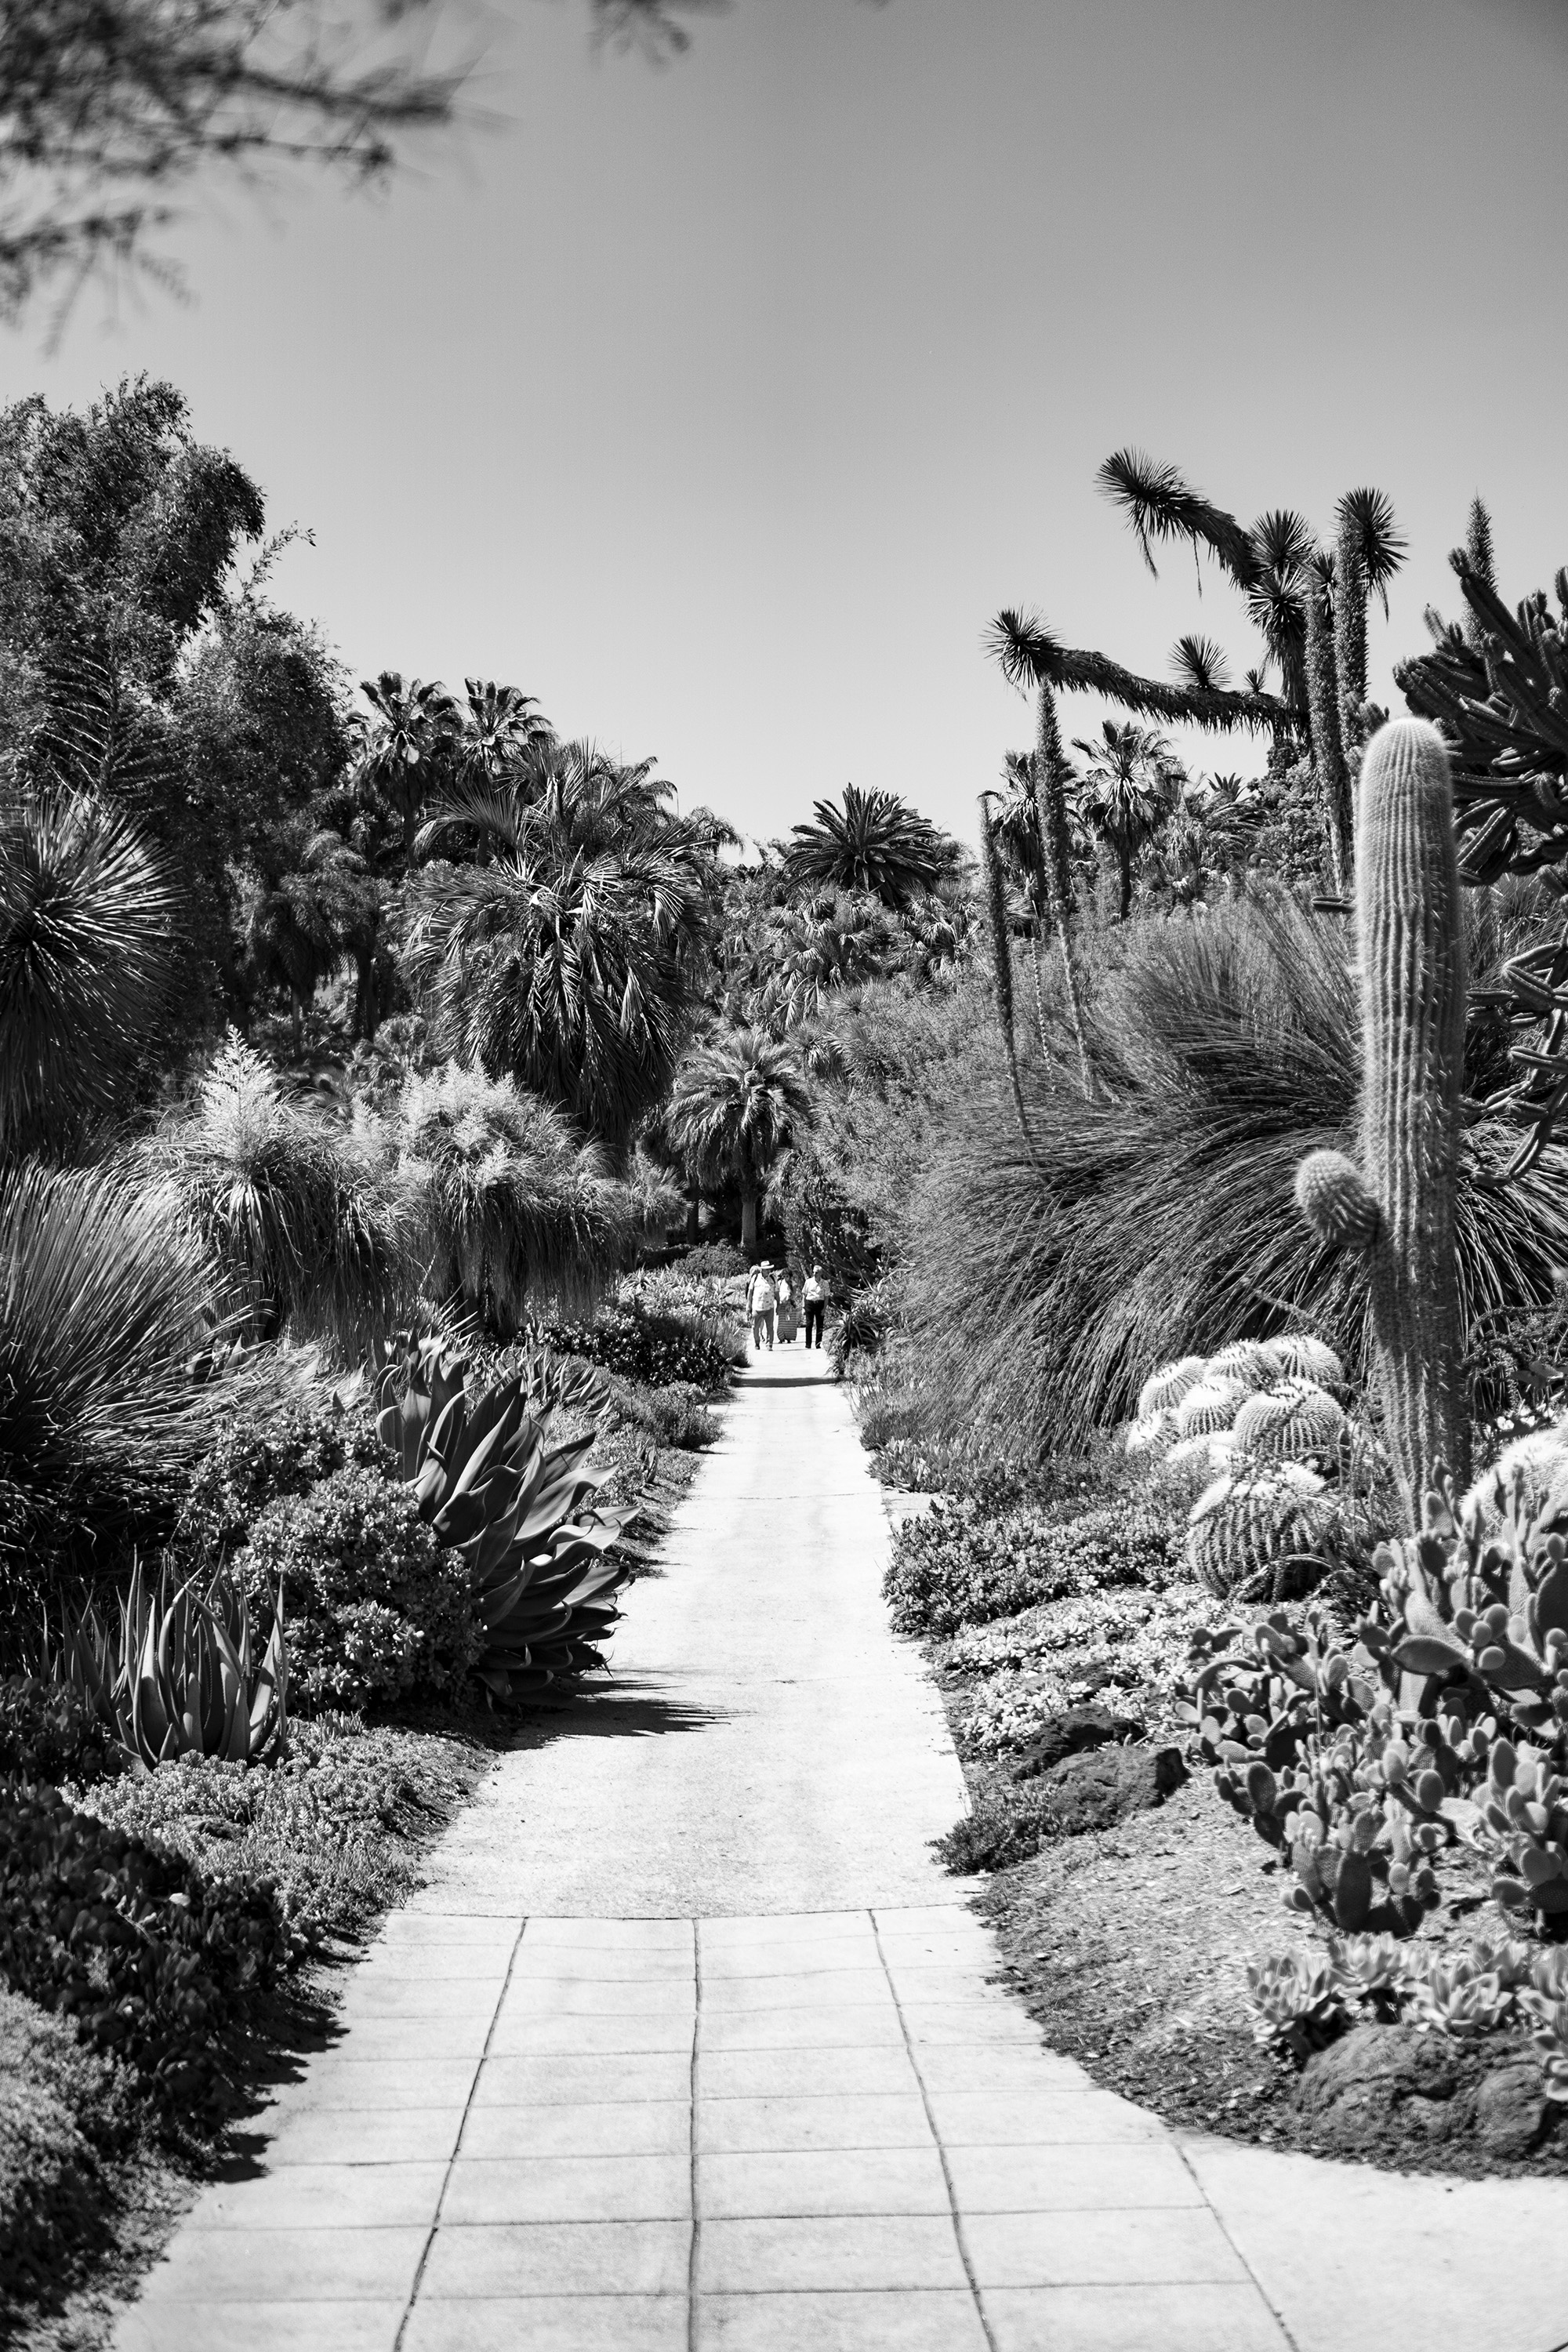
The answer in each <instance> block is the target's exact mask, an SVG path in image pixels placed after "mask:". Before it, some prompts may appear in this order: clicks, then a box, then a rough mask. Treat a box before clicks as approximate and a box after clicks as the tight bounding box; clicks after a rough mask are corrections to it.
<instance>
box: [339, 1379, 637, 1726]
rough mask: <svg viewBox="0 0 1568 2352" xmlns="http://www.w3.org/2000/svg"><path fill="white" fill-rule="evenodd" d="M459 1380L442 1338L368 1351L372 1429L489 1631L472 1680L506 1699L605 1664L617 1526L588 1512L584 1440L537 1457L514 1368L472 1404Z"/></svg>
mask: <svg viewBox="0 0 1568 2352" xmlns="http://www.w3.org/2000/svg"><path fill="white" fill-rule="evenodd" d="M465 1372H466V1364H465V1361H464V1359H463V1358H462V1357H461V1356H460V1355H458V1354H457V1353H456V1352H454V1351H452V1350H450V1349H447V1347H446V1345H445V1344H444V1342H443V1341H441V1340H440V1339H432V1338H427V1337H426V1338H421V1337H418V1336H416V1335H413V1334H409V1333H399V1334H398V1335H397V1337H396V1338H395V1339H393V1340H391V1341H390V1342H389V1343H387V1344H386V1345H384V1346H383V1347H381V1348H378V1349H377V1350H376V1356H375V1360H374V1370H373V1384H374V1397H375V1402H376V1405H377V1408H378V1410H377V1417H376V1428H377V1431H378V1433H379V1434H380V1436H381V1438H382V1441H383V1443H384V1444H386V1445H388V1446H389V1447H390V1448H391V1449H392V1452H393V1454H394V1455H395V1459H396V1465H397V1472H398V1475H399V1476H400V1477H401V1478H403V1479H404V1480H405V1482H406V1483H408V1484H409V1485H411V1486H413V1488H414V1492H415V1496H416V1502H417V1506H418V1509H419V1515H420V1517H421V1518H423V1519H424V1520H425V1521H426V1524H427V1525H428V1526H429V1527H430V1528H432V1529H433V1531H434V1532H435V1533H436V1534H437V1536H438V1537H439V1538H440V1539H441V1541H442V1543H443V1544H445V1545H447V1546H448V1547H449V1549H452V1550H454V1551H456V1552H458V1554H459V1555H460V1557H461V1559H462V1560H463V1563H464V1566H465V1568H466V1569H467V1571H468V1584H469V1589H470V1591H472V1593H473V1595H474V1598H475V1600H476V1601H477V1603H478V1606H479V1613H480V1616H481V1618H482V1620H483V1622H484V1626H485V1631H486V1635H487V1640H486V1644H485V1649H484V1652H483V1654H482V1655H481V1657H480V1658H479V1664H478V1665H477V1667H476V1668H475V1672H476V1673H477V1674H478V1675H479V1679H480V1681H481V1682H483V1683H484V1684H485V1685H487V1686H488V1687H489V1689H491V1690H493V1691H494V1692H495V1693H496V1694H497V1695H498V1696H502V1697H507V1696H511V1697H516V1696H521V1695H522V1694H524V1693H526V1692H529V1691H532V1690H539V1689H542V1688H543V1687H544V1686H545V1685H547V1684H550V1683H552V1682H558V1681H569V1680H574V1679H575V1678H577V1677H578V1676H580V1675H584V1674H588V1673H592V1672H593V1671H595V1669H596V1668H599V1667H601V1666H602V1665H603V1664H604V1659H603V1656H602V1654H601V1652H600V1649H599V1644H600V1643H602V1642H603V1641H604V1640H605V1637H606V1635H607V1634H608V1633H609V1632H610V1629H611V1628H612V1626H613V1625H614V1624H615V1623H616V1619H617V1617H618V1615H619V1611H618V1609H617V1608H616V1595H617V1594H618V1592H619V1591H620V1589H621V1587H622V1586H623V1585H624V1584H625V1582H626V1575H627V1570H626V1568H625V1567H624V1566H623V1565H621V1564H619V1563H617V1562H616V1561H614V1560H612V1559H609V1557H608V1553H609V1549H610V1547H611V1545H612V1544H613V1543H614V1542H615V1540H616V1537H617V1536H618V1535H619V1534H620V1532H621V1521H620V1519H619V1518H618V1517H616V1515H614V1514H613V1513H608V1512H602V1511H600V1510H598V1509H597V1508H596V1507H595V1501H594V1497H595V1493H596V1491H597V1489H598V1486H599V1479H598V1477H597V1475H595V1473H594V1472H593V1471H591V1470H588V1469H586V1468H584V1462H585V1459H586V1456H587V1454H588V1451H589V1448H590V1447H591V1445H592V1444H593V1442H594V1441H593V1437H592V1435H589V1436H587V1437H584V1438H579V1439H576V1440H575V1441H574V1442H573V1443H572V1444H566V1445H561V1446H556V1447H553V1448H551V1449H548V1450H547V1448H546V1446H545V1444H544V1439H543V1435H542V1430H541V1427H540V1423H539V1422H538V1421H537V1419H536V1418H535V1417H534V1415H533V1414H532V1413H531V1412H530V1411H529V1400H528V1383H527V1380H526V1375H525V1373H522V1372H513V1373H511V1374H510V1375H508V1376H507V1377H506V1378H504V1379H502V1380H500V1381H496V1383H495V1384H494V1385H493V1386H492V1387H490V1388H488V1389H486V1390H484V1391H482V1392H481V1393H480V1394H479V1396H478V1397H476V1398H473V1399H470V1398H469V1396H468V1387H467V1382H466V1380H465Z"/></svg>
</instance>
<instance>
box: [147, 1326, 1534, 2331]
mask: <svg viewBox="0 0 1568 2352" xmlns="http://www.w3.org/2000/svg"><path fill="white" fill-rule="evenodd" d="M820 1371H821V1366H820V1360H815V1361H814V1360H807V1359H805V1358H803V1356H802V1353H801V1351H800V1350H799V1349H787V1350H786V1349H781V1350H780V1351H779V1352H778V1353H777V1354H776V1355H775V1356H774V1357H773V1360H771V1361H770V1362H768V1363H766V1364H765V1365H764V1366H763V1367H762V1368H761V1369H759V1370H757V1371H756V1372H755V1373H753V1374H752V1377H751V1379H750V1380H749V1381H747V1383H746V1384H745V1386H744V1387H743V1389H742V1392H741V1395H740V1397H739V1398H738V1400H737V1402H736V1403H735V1405H734V1407H733V1409H732V1411H731V1413H730V1415H729V1418H728V1423H727V1427H726V1431H725V1435H724V1439H723V1442H722V1444H721V1445H720V1446H719V1447H718V1448H717V1449H716V1450H715V1452H714V1453H713V1454H711V1455H710V1456H709V1458H708V1460H707V1462H706V1464H705V1465H704V1468H703V1470H702V1473H701V1475H700V1478H699V1480H698V1482H697V1484H696V1486H694V1488H693V1490H692V1492H691V1495H690V1496H689V1499H688V1501H687V1503H686V1505H685V1506H684V1507H683V1508H682V1511H681V1514H680V1517H679V1522H678V1524H677V1527H676V1528H675V1530H674V1532H673V1534H672V1537H671V1539H670V1542H669V1544H668V1547H667V1550H666V1562H667V1567H666V1573H665V1574H664V1576H663V1577H662V1578H659V1579H657V1580H650V1581H648V1582H647V1583H645V1584H641V1585H639V1586H638V1587H637V1589H636V1591H634V1592H633V1594H632V1595H631V1599H630V1604H629V1609H628V1614H627V1621H626V1625H625V1626H624V1627H623V1629H622V1632H621V1634H620V1637H619V1640H618V1643H617V1664H618V1670H619V1676H620V1679H619V1683H618V1685H617V1688H616V1691H615V1692H614V1693H613V1694H612V1695H611V1696H607V1697H605V1698H602V1699H595V1701H594V1702H592V1704H589V1705H584V1706H582V1707H580V1708H578V1709H577V1710H575V1711H574V1715H573V1717H571V1718H570V1719H569V1720H568V1722H567V1723H566V1724H565V1725H564V1726H562V1725H557V1726H556V1727H554V1728H553V1729H552V1728H550V1727H546V1728H544V1729H542V1731H541V1733H540V1735H539V1737H538V1738H537V1740H536V1741H535V1742H534V1744H533V1745H531V1747H529V1748H524V1749H521V1750H520V1751H519V1752H517V1753H516V1754H513V1755H510V1756H509V1757H508V1758H506V1759H504V1760H503V1761H502V1762H501V1763H500V1766H499V1767H498V1769H496V1771H495V1772H494V1773H493V1774H492V1775H491V1777H490V1779H489V1781H488V1782H487V1784H486V1786H485V1788H484V1790H482V1791H481V1794H480V1798H479V1801H478V1802H477V1803H476V1804H475V1805H474V1806H473V1807H472V1808H470V1810H469V1811H468V1812H467V1813H466V1814H465V1815H464V1816H463V1817H462V1819H461V1820H460V1821H459V1822H458V1824H456V1825H455V1827H454V1829H453V1831H452V1832H451V1833H450V1835H449V1836H448V1837H447V1840H446V1841H445V1842H444V1844H443V1846H442V1848H441V1850H440V1852H439V1853H438V1855H437V1869H436V1874H435V1877H434V1881H433V1883H432V1885H430V1886H429V1887H428V1888H427V1889H426V1891H425V1892H424V1894H422V1895H420V1896H419V1897H418V1898H417V1900H416V1903H415V1904H414V1905H412V1906H410V1907H409V1908H408V1909H407V1910H405V1911H403V1912H400V1913H398V1914H396V1915H395V1916H393V1917H392V1918H390V1919H389V1920H388V1921H387V1923H386V1926H385V1928H384V1932H383V1933H382V1935H381V1936H380V1937H379V1938H378V1940H377V1942H376V1943H375V1945H374V1948H373V1949H372V1950H371V1952H370V1954H369V1956H368V1957H367V1958H365V1960H364V1961H363V1963H362V1964H361V1965H360V1966H359V1967H358V1968H357V1969H355V1970H354V1972H353V1976H352V1978H351V1979H350V1982H349V1990H348V1993H347V1998H346V2001H345V2004H344V2011H343V2019H344V2023H345V2026H346V2028H347V2031H346V2033H345V2035H344V2038H343V2039H342V2042H340V2043H339V2044H338V2045H337V2046H336V2047H334V2048H333V2049H332V2050H331V2052H330V2053H327V2054H325V2055H323V2056H321V2057H320V2058H318V2059H316V2060H315V2061H314V2062H312V2063H311V2064H310V2067H309V2069H308V2071H307V2074H306V2076H305V2079H304V2081H303V2082H302V2083H301V2084H300V2085H298V2086H297V2087H296V2088H294V2089H293V2090H291V2091H290V2092H289V2093H288V2094H287V2095H286V2096H285V2097H284V2099H283V2100H282V2101H281V2102H280V2103H279V2106H278V2107H277V2109H276V2110H275V2111H274V2112H273V2115H272V2118H271V2127H272V2134H273V2136H272V2138H271V2142H270V2146H269V2147H268V2156H267V2162H266V2167H265V2169H263V2170H261V2171H259V2172H258V2174H257V2175H256V2177H254V2178H251V2179H246V2180H244V2181H242V2182H238V2183H237V2184H234V2185H232V2186H230V2185H223V2186H218V2187H215V2188H213V2189H209V2190H208V2191H206V2192H205V2194H204V2196H203V2197H202V2199H201V2200H200V2201H199V2202H198V2204H197V2205H196V2207H195V2210H194V2211H193V2212H192V2214H191V2215H190V2217H189V2218H188V2220H187V2221H185V2223H184V2225H183V2226H182V2228H181V2230H180V2231H178V2233H177V2234H176V2236H175V2238H174V2242H173V2244H172V2246H171V2247H170V2249H169V2252H168V2253H167V2255H166V2256H165V2258H164V2260H163V2262H162V2263H160V2264H159V2266H158V2267H157V2269H156V2270H155V2271H154V2272H153V2274H152V2276H151V2278H150V2279H149V2281H148V2284H147V2288H146V2292H145V2294H144V2295H143V2298H142V2301H141V2303H139V2304H138V2305H136V2306H134V2308H133V2309H132V2311H130V2312H129V2313H128V2314H127V2315H125V2316H124V2318H123V2319H122V2321H121V2326H120V2330H119V2333H118V2335H117V2337H116V2344H117V2346H118V2347H119V2352H198V2347H199V2352H209V2347H215V2348H216V2347H223V2352H307V2347H308V2352H502V2347H505V2352H721V2348H722V2352H893V2347H897V2352H1417V2347H1422V2352H1425V2347H1426V2345H1427V2344H1429V2343H1430V2342H1432V2341H1441V2342H1443V2343H1446V2344H1447V2345H1449V2346H1451V2347H1453V2352H1549V2347H1557V2346H1559V2345H1561V2344H1562V2343H1563V2341H1564V2339H1568V2257H1565V2255H1564V2253H1563V2248H1564V2247H1565V2246H1568V2229H1565V2227H1564V2223H1565V2221H1568V2190H1564V2189H1562V2188H1560V2187H1559V2186H1557V2185H1556V2184H1538V2183H1482V2184H1478V2185H1475V2186H1471V2185H1468V2184H1456V2183H1449V2182H1441V2181H1427V2180H1403V2179H1398V2180H1395V2179H1388V2178H1387V2177H1385V2176H1381V2175H1377V2174H1373V2173H1367V2172H1364V2171H1361V2170H1358V2169H1356V2168H1349V2167H1342V2166H1332V2165H1314V2164H1312V2163H1311V2162H1310V2160H1308V2159H1306V2158H1292V2157H1268V2156H1265V2155H1260V2154H1258V2152H1257V2151H1254V2150H1249V2149H1243V2148H1237V2147H1232V2146H1230V2145H1229V2144H1227V2143H1223V2142H1218V2141H1201V2140H1192V2139H1184V2138H1178V2137H1173V2136H1172V2135H1171V2134H1169V2133H1168V2132H1167V2131H1166V2130H1165V2129H1164V2128H1163V2126H1162V2125H1160V2124H1159V2123H1158V2122H1157V2121H1156V2120H1155V2119H1154V2118H1152V2116H1147V2115H1145V2114H1143V2113H1142V2112H1141V2111H1140V2110H1139V2109H1137V2108H1135V2107H1132V2106H1131V2105H1128V2104H1127V2103H1126V2102H1124V2101H1122V2100H1120V2099H1117V2098H1114V2097H1112V2096H1110V2095H1108V2094H1106V2093H1103V2092H1101V2091H1099V2090H1097V2089H1096V2088H1095V2087H1094V2085H1093V2084H1092V2083H1090V2081H1089V2078H1088V2077H1087V2076H1086V2075H1085V2074H1082V2073H1081V2072H1080V2071H1079V2068H1077V2067H1076V2066H1074V2065H1072V2064H1070V2063H1068V2062H1067V2061H1066V2060H1063V2059H1060V2058H1058V2057H1055V2056H1053V2055H1052V2054H1051V2053H1048V2052H1047V2051H1046V2050H1044V2049H1043V2048H1042V2047H1041V2043H1040V2037H1039V2034H1038V2032H1037V2030H1036V2028H1035V2027H1034V2026H1033V2025H1032V2024H1031V2023H1030V2022H1029V2021H1028V2019H1027V2017H1026V2015H1025V2013H1024V2011H1023V2010H1022V2009H1021V2008H1020V2007H1019V2006H1018V2004H1017V2003H1016V2001H1015V2000H1013V1999H1012V1997H1011V1996H1010V1995H1009V1994H1007V1993H1005V1991H1003V1990H1000V1989H999V1988H998V1987H997V1986H996V1985H995V1984H994V1983H993V1982H992V1981H991V1980H990V1979H991V1975H992V1971H993V1970H994V1965H995V1955H994V1946H993V1945H992V1942H991V1939H990V1937H989V1936H988V1935H987V1934H986V1933H985V1931H984V1929H983V1928H982V1927H980V1926H979V1924H978V1923H977V1922H976V1921H975V1920H974V1919H973V1916H971V1915H970V1914H969V1912H968V1910H967V1908H966V1895H967V1889H966V1888H965V1887H964V1886H963V1885H960V1884H958V1883H956V1882H954V1881H953V1880H952V1879H950V1878H946V1877H944V1876H943V1875H942V1874H941V1873H940V1872H938V1871H937V1869H936V1868H935V1866H934V1864H932V1862H931V1857H930V1855H929V1853H927V1851H926V1841H927V1840H928V1839H930V1838H931V1837H932V1836H934V1835H935V1834H936V1833H937V1832H938V1831H940V1830H942V1829H943V1828H945V1827H946V1826H947V1825H948V1824H949V1823H950V1822H951V1821H952V1818H953V1817H954V1815H955V1814H956V1813H957V1812H958V1811H959V1810H960V1807H961V1805H962V1802H963V1790H962V1783H961V1780H960V1776H959V1772H958V1768H957V1765H956V1762H955V1760H954V1759H953V1756H952V1748H951V1744H950V1743H949V1741H948V1739H947V1736H946V1731H945V1727H944V1726H943V1722H942V1715H941V1711H940V1707H939V1706H938V1704H937V1702H936V1699H935V1696H934V1694H933V1693H932V1691H931V1687H930V1685H929V1684H928V1683H927V1682H926V1680H925V1679H924V1677H923V1676H922V1675H921V1671H920V1667H919V1662H918V1659H917V1658H916V1656H915V1654H913V1653H912V1652H911V1651H910V1649H909V1648H908V1647H907V1646H905V1645H902V1644H900V1643H897V1642H895V1641H894V1639H893V1638H892V1636H891V1635H890V1634H889V1631H888V1628H887V1622H886V1617H885V1614H884V1612H883V1611H882V1608H881V1605H880V1602H879V1598H878V1586H879V1579H880V1570H881V1567H882V1563H883V1559H884V1556H885V1547H886V1523H885V1519H884V1517H883V1515H882V1511H881V1507H880V1502H879V1496H878V1493H877V1490H876V1488H875V1486H873V1484H872V1482H871V1480H870V1479H869V1477H868V1474H867V1470H866V1466H865V1457H864V1455H863V1454H862V1453H861V1451H860V1448H859V1446H858V1442H857V1440H856V1438H855V1435H854V1432H853V1428H852V1425H851V1423H850V1422H849V1417H848V1413H847V1407H846V1405H845V1402H844V1400H843V1398H842V1396H841V1395H840V1394H839V1393H838V1392H837V1391H835V1390H834V1389H833V1388H831V1387H830V1386H829V1385H827V1384H826V1383H825V1382H824V1381H822V1380H821V1378H820Z"/></svg>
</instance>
